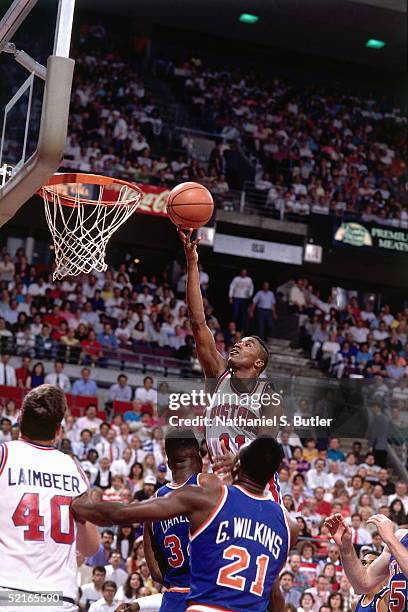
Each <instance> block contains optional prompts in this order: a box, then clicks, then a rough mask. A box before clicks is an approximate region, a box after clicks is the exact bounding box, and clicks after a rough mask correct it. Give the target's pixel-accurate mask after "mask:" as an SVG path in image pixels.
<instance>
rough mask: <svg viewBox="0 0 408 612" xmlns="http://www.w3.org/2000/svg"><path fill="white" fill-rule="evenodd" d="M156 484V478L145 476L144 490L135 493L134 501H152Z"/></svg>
mask: <svg viewBox="0 0 408 612" xmlns="http://www.w3.org/2000/svg"><path fill="white" fill-rule="evenodd" d="M156 482H157V481H156V478H155V476H149V475H147V476H145V477H144V479H143V489H142V490H141V491H138V492H137V493H135V496H134V499H135V500H137V501H145V500H146V499H150V498H151V497H152V496H153V495H154V491H155V487H156Z"/></svg>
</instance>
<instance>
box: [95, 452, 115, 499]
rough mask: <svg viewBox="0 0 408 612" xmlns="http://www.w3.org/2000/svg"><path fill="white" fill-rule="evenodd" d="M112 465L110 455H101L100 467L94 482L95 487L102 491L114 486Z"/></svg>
mask: <svg viewBox="0 0 408 612" xmlns="http://www.w3.org/2000/svg"><path fill="white" fill-rule="evenodd" d="M98 455H99V453H98ZM110 465H111V464H110V461H109V458H108V457H101V458H100V459H99V469H98V474H97V476H96V478H95V483H94V484H95V487H98V488H99V489H102V491H105V490H106V489H110V487H111V486H112V472H111V470H110Z"/></svg>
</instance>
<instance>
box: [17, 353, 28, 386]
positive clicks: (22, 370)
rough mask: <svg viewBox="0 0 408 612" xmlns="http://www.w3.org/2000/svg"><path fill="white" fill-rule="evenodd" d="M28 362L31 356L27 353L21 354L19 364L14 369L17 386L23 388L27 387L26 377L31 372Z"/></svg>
mask: <svg viewBox="0 0 408 612" xmlns="http://www.w3.org/2000/svg"><path fill="white" fill-rule="evenodd" d="M30 364H31V357H30V356H29V355H23V357H22V359H21V366H20V367H19V368H16V370H15V373H16V383H17V387H21V388H23V389H25V388H27V379H28V377H29V376H30V372H31V369H30Z"/></svg>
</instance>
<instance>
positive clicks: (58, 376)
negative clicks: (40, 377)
mask: <svg viewBox="0 0 408 612" xmlns="http://www.w3.org/2000/svg"><path fill="white" fill-rule="evenodd" d="M44 382H45V383H47V384H48V385H55V386H56V387H59V388H60V389H62V390H63V391H64V392H65V393H69V390H70V389H71V383H70V381H69V378H68V376H67V375H66V374H64V364H63V363H62V361H56V362H55V363H54V372H51V373H50V374H47V376H46V377H45V380H44Z"/></svg>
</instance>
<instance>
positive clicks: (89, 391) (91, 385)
mask: <svg viewBox="0 0 408 612" xmlns="http://www.w3.org/2000/svg"><path fill="white" fill-rule="evenodd" d="M97 393H98V387H97V386H96V382H95V381H94V380H92V379H91V371H90V369H89V368H82V370H81V378H80V379H78V380H76V381H75V382H74V385H73V387H72V394H73V395H89V396H96V395H97Z"/></svg>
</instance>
